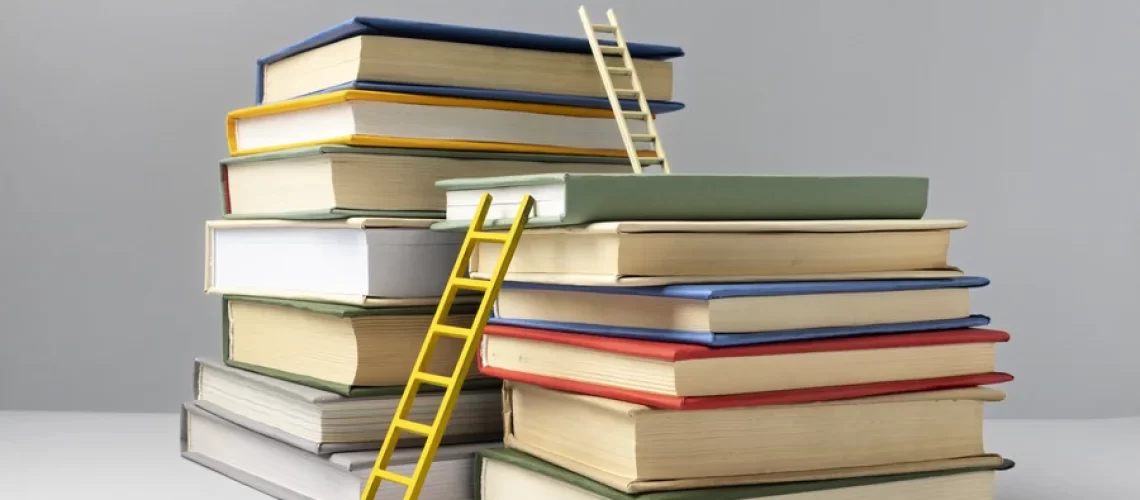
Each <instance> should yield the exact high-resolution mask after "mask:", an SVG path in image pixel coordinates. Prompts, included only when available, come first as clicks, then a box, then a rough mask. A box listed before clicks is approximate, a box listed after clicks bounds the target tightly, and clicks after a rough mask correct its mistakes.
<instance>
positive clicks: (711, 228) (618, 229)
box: [527, 219, 966, 233]
mask: <svg viewBox="0 0 1140 500" xmlns="http://www.w3.org/2000/svg"><path fill="white" fill-rule="evenodd" d="M965 227H966V221H963V220H957V219H915V220H836V221H828V220H804V221H795V220H787V221H784V220H763V221H753V220H742V221H621V222H599V223H595V224H589V225H586V226H576V227H556V228H539V229H528V230H527V231H528V232H534V233H869V232H876V231H935V230H953V229H962V228H965Z"/></svg>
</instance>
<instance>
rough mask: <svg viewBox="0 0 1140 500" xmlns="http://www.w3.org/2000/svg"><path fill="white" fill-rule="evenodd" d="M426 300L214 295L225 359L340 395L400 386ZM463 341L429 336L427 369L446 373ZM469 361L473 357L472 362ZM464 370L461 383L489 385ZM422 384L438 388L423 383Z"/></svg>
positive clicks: (422, 326)
mask: <svg viewBox="0 0 1140 500" xmlns="http://www.w3.org/2000/svg"><path fill="white" fill-rule="evenodd" d="M449 312H450V314H449V317H448V319H449V321H448V322H447V324H451V325H455V326H464V327H466V326H469V325H470V324H471V322H472V321H473V319H474V313H475V308H474V306H471V305H456V306H453V307H452V309H451V311H449ZM434 313H435V308H431V307H355V306H349V305H345V304H332V303H323V302H313V301H303V300H283V299H273V298H269V297H252V296H232V295H227V296H223V297H222V353H223V360H224V361H225V363H226V364H227V365H230V366H234V367H237V368H241V369H244V370H250V371H253V372H257V373H260V374H263V375H266V376H270V377H274V378H278V379H281V380H287V381H290V382H294V383H297V384H301V385H306V386H309V387H315V388H318V389H322V390H325V391H329V392H333V393H336V394H340V395H344V396H390V395H393V394H400V393H402V392H403V389H404V386H405V384H406V383H407V381H408V378H409V377H410V376H411V373H412V366H413V364H414V363H415V361H416V358H417V356H418V355H419V352H420V349H421V347H422V346H423V343H424V339H425V337H426V335H427V331H428V327H429V326H430V325H431V322H432V318H433V315H434ZM462 348H463V343H462V342H461V341H459V340H457V339H443V340H442V341H439V342H436V347H435V353H434V355H433V356H432V360H431V362H430V364H429V365H428V367H427V369H428V370H429V371H432V372H433V373H444V374H446V373H449V372H450V370H453V369H454V367H455V364H456V363H457V362H458V360H459V356H460V351H461V350H462ZM475 364H476V362H475V361H473V362H472V365H475ZM497 385H498V383H497V382H496V381H495V380H493V379H488V378H486V377H483V376H481V375H480V374H479V373H478V370H477V369H470V370H469V371H468V373H467V379H466V380H465V381H464V384H463V386H464V387H465V388H469V389H478V388H482V387H495V386H497ZM421 390H422V391H439V390H441V389H439V388H437V387H424V388H423V389H421Z"/></svg>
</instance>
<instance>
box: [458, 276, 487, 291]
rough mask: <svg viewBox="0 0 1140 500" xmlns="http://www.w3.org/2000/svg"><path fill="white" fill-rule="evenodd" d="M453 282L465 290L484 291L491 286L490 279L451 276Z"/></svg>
mask: <svg viewBox="0 0 1140 500" xmlns="http://www.w3.org/2000/svg"><path fill="white" fill-rule="evenodd" d="M451 284H452V285H455V286H457V287H459V288H462V289H464V290H479V291H483V292H485V291H487V290H489V289H490V288H491V282H490V281H487V280H477V279H472V278H451Z"/></svg>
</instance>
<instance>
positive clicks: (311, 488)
mask: <svg viewBox="0 0 1140 500" xmlns="http://www.w3.org/2000/svg"><path fill="white" fill-rule="evenodd" d="M498 446H501V444H500V443H496V442H488V443H478V444H463V445H449V446H441V447H440V448H439V451H438V452H437V453H436V455H435V461H433V462H432V465H431V470H430V471H429V472H428V478H427V481H426V482H425V484H424V489H423V491H422V492H421V493H420V499H421V500H476V498H475V497H473V495H472V494H473V490H474V484H473V483H474V478H472V476H471V474H472V471H473V470H474V468H475V464H474V459H475V453H476V452H477V451H479V450H481V449H483V448H489V447H498ZM180 449H181V455H182V457H183V458H185V459H187V460H189V461H191V462H194V463H197V464H199V465H201V466H203V467H206V468H207V469H210V470H213V471H215V472H217V473H219V474H222V475H224V476H226V477H229V478H231V479H233V480H235V481H237V482H240V483H242V484H245V485H246V486H249V487H250V488H253V489H255V490H257V491H260V492H262V493H265V494H266V495H269V496H271V497H273V498H279V499H283V500H344V499H355V498H360V495H361V493H362V492H363V491H364V483H365V481H367V480H368V473H369V472H370V471H371V469H372V465H373V464H374V463H375V461H376V456H377V454H378V453H379V451H380V450H379V449H376V450H371V451H354V452H344V453H335V454H332V455H314V454H312V453H309V452H306V451H304V450H301V449H299V448H296V447H294V446H292V445H290V444H287V443H283V442H281V441H278V440H277V439H274V438H273V436H270V435H266V434H262V433H259V432H258V431H256V430H253V429H249V428H246V427H243V426H241V425H239V424H237V423H234V422H231V421H229V420H226V419H225V418H223V417H221V416H219V415H217V414H214V413H211V412H210V411H208V410H206V409H205V408H203V407H201V406H199V405H197V404H195V403H192V402H190V403H186V404H184V405H183V406H182V408H181V424H180ZM420 451H421V450H420V449H419V448H409V449H398V450H396V451H395V452H394V453H393V454H392V458H391V460H390V461H389V462H388V463H389V465H390V467H391V468H390V469H389V470H392V471H393V472H395V473H397V474H403V475H411V473H412V471H413V470H414V469H415V468H416V461H417V460H418V459H419V455H420ZM402 498H404V487H403V486H401V485H398V484H395V483H392V482H389V481H385V482H384V483H382V484H381V485H380V490H379V492H378V493H377V495H376V500H401V499H402Z"/></svg>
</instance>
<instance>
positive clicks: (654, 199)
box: [432, 172, 929, 230]
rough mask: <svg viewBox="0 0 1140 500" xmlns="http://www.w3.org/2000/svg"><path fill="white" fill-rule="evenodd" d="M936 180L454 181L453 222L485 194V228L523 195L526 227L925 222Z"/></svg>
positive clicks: (538, 177)
mask: <svg viewBox="0 0 1140 500" xmlns="http://www.w3.org/2000/svg"><path fill="white" fill-rule="evenodd" d="M928 185H929V179H927V178H926V177H900V176H859V177H839V176H837V177H822V176H779V175H703V174H701V175H697V174H669V175H664V174H634V173H612V174H610V173H606V174H595V173H572V172H564V173H553V174H533V175H515V176H502V177H482V178H464V179H447V180H442V181H439V182H436V187H438V188H440V189H442V190H444V191H446V197H447V214H446V220H444V221H442V222H438V223H436V224H434V225H433V226H432V229H437V230H448V229H459V228H466V227H467V226H468V224H469V223H470V220H471V219H472V218H474V214H475V211H476V209H477V207H478V206H479V200H480V198H481V197H482V195H483V193H489V194H490V195H491V196H492V198H493V200H492V206H491V210H490V212H489V215H488V217H489V219H491V220H489V221H488V222H487V224H486V225H485V227H507V226H510V224H511V222H512V221H513V218H514V216H515V212H516V211H517V210H518V206H519V204H520V203H521V201H522V197H523V195H527V194H529V195H531V196H532V197H533V198H534V200H535V208H534V212H533V213H532V214H531V218H530V220H529V221H527V227H543V226H571V225H579V224H588V223H592V222H603V221H651V220H675V221H692V220H718V221H728V220H852V219H920V218H922V216H923V214H924V213H925V212H926V208H927V191H928Z"/></svg>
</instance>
